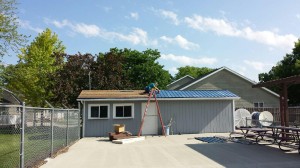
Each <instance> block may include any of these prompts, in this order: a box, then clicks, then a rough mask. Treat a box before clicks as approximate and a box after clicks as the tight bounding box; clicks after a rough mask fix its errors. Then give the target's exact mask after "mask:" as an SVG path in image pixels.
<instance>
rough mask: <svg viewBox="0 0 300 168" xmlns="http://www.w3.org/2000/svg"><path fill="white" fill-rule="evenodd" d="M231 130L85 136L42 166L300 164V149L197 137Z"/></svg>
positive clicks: (174, 167) (183, 167)
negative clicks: (120, 139)
mask: <svg viewBox="0 0 300 168" xmlns="http://www.w3.org/2000/svg"><path fill="white" fill-rule="evenodd" d="M214 135H220V136H228V134H215V133H214V134H189V135H172V136H167V137H158V136H154V137H152V136H148V137H146V140H144V141H140V142H134V143H131V144H123V145H120V144H113V143H111V142H110V141H108V139H107V138H83V139H81V140H79V141H78V142H77V143H75V144H74V145H72V146H71V147H70V149H69V151H68V152H66V153H63V154H60V155H59V156H57V157H56V158H54V159H48V162H47V163H46V164H45V165H43V166H41V167H42V168H54V167H55V168H65V167H72V168H82V167H85V168H94V167H98V168H99V167H110V168H114V167H115V168H119V167H120V168H153V167H155V168H187V167H189V168H196V167H197V168H201V167H203V168H218V167H230V168H231V167H236V168H241V167H243V168H248V167H249V168H254V167H262V168H267V167H272V168H277V167H278V168H279V167H280V168H282V167H284V168H287V167H294V168H299V167H300V155H299V154H298V153H297V151H293V152H289V153H286V152H283V151H281V150H280V149H278V147H277V146H273V147H272V146H265V145H256V144H254V145H246V144H239V143H214V144H208V143H204V142H201V141H198V140H195V139H194V137H200V136H214Z"/></svg>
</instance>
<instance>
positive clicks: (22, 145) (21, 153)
mask: <svg viewBox="0 0 300 168" xmlns="http://www.w3.org/2000/svg"><path fill="white" fill-rule="evenodd" d="M24 129H25V102H22V114H21V143H20V145H21V146H20V168H24V134H25V131H24Z"/></svg>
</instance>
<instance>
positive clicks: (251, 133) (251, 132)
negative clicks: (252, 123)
mask: <svg viewBox="0 0 300 168" xmlns="http://www.w3.org/2000/svg"><path fill="white" fill-rule="evenodd" d="M237 130H240V131H241V132H236V131H234V132H231V133H230V134H229V137H230V138H232V137H233V136H232V135H235V134H238V135H243V136H244V138H245V139H246V138H254V139H256V138H257V136H258V135H259V134H260V133H266V132H267V131H270V129H267V128H257V127H240V128H237Z"/></svg>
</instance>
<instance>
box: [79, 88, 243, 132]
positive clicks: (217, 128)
mask: <svg viewBox="0 0 300 168" xmlns="http://www.w3.org/2000/svg"><path fill="white" fill-rule="evenodd" d="M143 92H144V91H143V90H83V91H82V92H81V93H80V95H79V96H78V99H77V100H78V101H79V102H80V104H81V106H82V108H81V109H82V114H83V132H82V133H83V137H95V136H108V132H112V131H113V125H114V124H125V130H126V131H129V132H131V133H132V134H133V135H137V134H138V131H139V128H140V125H141V119H142V116H143V113H144V111H145V107H146V104H147V100H148V95H147V94H143ZM152 99H154V98H152ZM237 99H239V97H238V96H237V95H235V94H233V93H231V92H230V91H227V90H193V91H185V90H184V91H177V90H161V91H160V93H159V94H157V100H158V104H159V108H160V112H161V116H162V119H163V123H164V125H167V124H168V123H169V122H170V121H171V120H172V125H171V127H170V132H171V134H189V133H205V132H231V131H233V129H234V126H233V124H234V118H233V111H234V109H235V106H234V104H235V103H234V101H235V100H237ZM161 130H162V127H161V125H160V122H159V118H158V116H157V108H156V106H155V102H154V101H151V102H150V104H149V108H148V111H147V115H146V117H145V122H144V125H143V128H142V135H158V134H161V132H160V131H161Z"/></svg>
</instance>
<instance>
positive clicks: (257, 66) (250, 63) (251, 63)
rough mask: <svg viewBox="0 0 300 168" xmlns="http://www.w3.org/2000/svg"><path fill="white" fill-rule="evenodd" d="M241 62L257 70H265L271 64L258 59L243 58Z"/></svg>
mask: <svg viewBox="0 0 300 168" xmlns="http://www.w3.org/2000/svg"><path fill="white" fill-rule="evenodd" d="M243 62H244V63H245V64H247V65H248V66H251V67H252V68H253V69H255V70H257V71H259V72H265V71H267V70H268V69H270V68H271V67H272V66H273V64H268V63H263V62H259V61H249V60H244V61H243Z"/></svg>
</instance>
